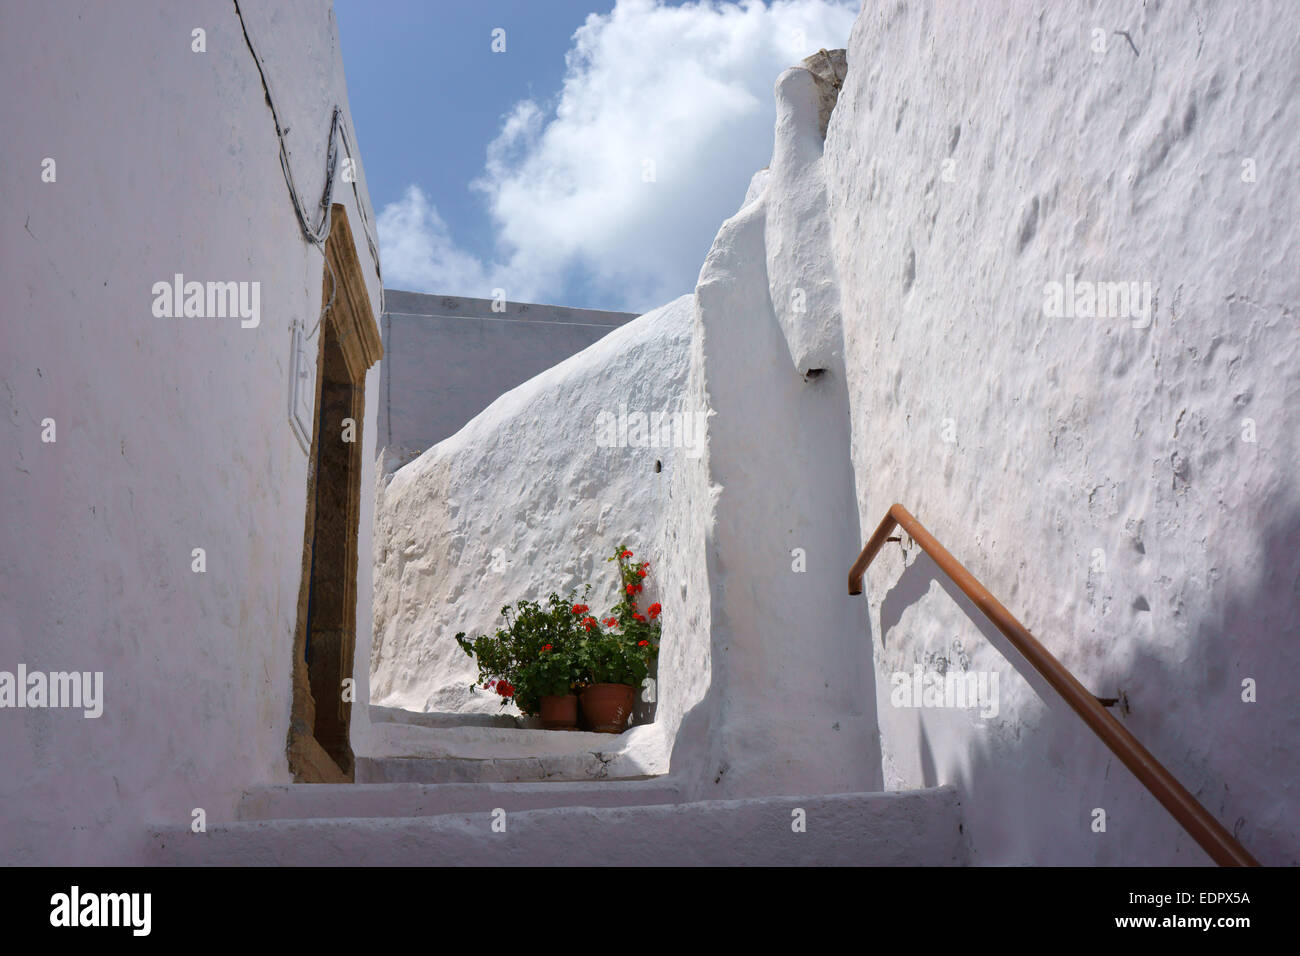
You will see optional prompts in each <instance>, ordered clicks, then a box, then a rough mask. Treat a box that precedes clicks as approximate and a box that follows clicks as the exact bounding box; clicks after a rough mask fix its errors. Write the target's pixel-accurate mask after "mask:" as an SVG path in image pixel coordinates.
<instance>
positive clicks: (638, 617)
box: [632, 614, 645, 644]
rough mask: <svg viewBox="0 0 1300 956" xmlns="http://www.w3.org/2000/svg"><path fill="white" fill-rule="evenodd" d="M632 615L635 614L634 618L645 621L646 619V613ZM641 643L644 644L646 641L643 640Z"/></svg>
mask: <svg viewBox="0 0 1300 956" xmlns="http://www.w3.org/2000/svg"><path fill="white" fill-rule="evenodd" d="M632 616H633V617H634V618H636V619H637V620H638V621H644V620H645V615H644V614H633V615H632ZM641 643H642V644H644V643H645V641H642V642H641Z"/></svg>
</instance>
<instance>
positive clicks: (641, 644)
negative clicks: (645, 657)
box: [636, 641, 650, 647]
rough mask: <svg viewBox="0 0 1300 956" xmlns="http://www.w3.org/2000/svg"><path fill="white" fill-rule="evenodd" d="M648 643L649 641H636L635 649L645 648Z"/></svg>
mask: <svg viewBox="0 0 1300 956" xmlns="http://www.w3.org/2000/svg"><path fill="white" fill-rule="evenodd" d="M649 643H650V642H649V641H637V642H636V646H637V647H645V646H646V645H647V644H649Z"/></svg>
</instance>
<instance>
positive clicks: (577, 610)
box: [573, 604, 590, 614]
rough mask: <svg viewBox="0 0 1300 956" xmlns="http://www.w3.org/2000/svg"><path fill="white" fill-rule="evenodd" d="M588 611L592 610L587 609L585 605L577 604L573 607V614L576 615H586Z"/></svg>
mask: <svg viewBox="0 0 1300 956" xmlns="http://www.w3.org/2000/svg"><path fill="white" fill-rule="evenodd" d="M588 610H590V609H589V608H588V607H587V605H585V604H575V605H573V613H574V614H586V613H587V611H588Z"/></svg>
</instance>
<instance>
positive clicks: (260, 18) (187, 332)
mask: <svg viewBox="0 0 1300 956" xmlns="http://www.w3.org/2000/svg"><path fill="white" fill-rule="evenodd" d="M240 6H241V7H242V8H243V10H244V13H245V17H246V20H247V22H248V28H249V32H250V34H251V35H252V36H253V39H254V42H255V43H256V44H257V45H258V49H259V52H260V53H261V54H262V56H263V58H264V60H265V62H266V66H267V70H268V74H269V77H270V80H271V84H272V87H273V91H274V93H275V95H276V99H277V106H278V107H279V109H280V110H281V117H282V119H283V121H284V123H285V125H286V126H288V127H289V129H290V133H289V143H290V145H291V148H292V156H293V163H294V174H295V178H296V181H297V185H298V188H299V189H300V190H301V193H302V195H303V197H304V199H305V201H306V202H307V203H308V204H309V206H312V207H314V206H315V203H316V201H317V200H318V199H319V196H320V194H321V189H322V186H323V181H324V165H325V164H324V157H325V150H326V137H327V135H328V132H329V124H330V110H331V107H332V106H333V104H334V103H335V102H339V103H343V104H345V105H346V87H345V83H344V76H343V72H342V66H341V60H340V57H339V49H338V39H337V36H336V30H335V24H334V20H333V16H332V13H331V12H330V10H329V8H328V7H327V6H322V5H321V4H318V3H314V2H306V0H300V2H276V3H264V2H242V3H241V4H240ZM196 27H202V28H203V29H205V30H206V31H207V52H206V53H203V54H200V53H194V52H191V48H190V44H191V30H192V29H194V28H196ZM0 84H3V86H4V88H5V89H6V90H9V91H10V94H9V95H7V96H6V97H5V98H4V101H3V104H2V105H0V126H2V127H3V128H4V130H5V135H4V137H3V138H0V169H3V172H4V178H5V181H6V183H7V186H6V188H5V190H4V191H3V193H0V215H2V216H3V226H0V242H2V243H3V245H2V247H0V249H2V251H0V287H2V288H3V289H4V290H5V292H6V297H7V303H8V304H7V307H6V308H5V310H4V312H3V317H0V326H2V328H0V340H3V342H4V348H3V349H2V350H0V379H2V381H3V385H4V390H3V391H4V401H5V403H6V404H5V407H6V419H7V421H8V425H7V427H6V433H7V437H6V443H7V445H8V447H9V449H10V452H9V462H8V464H7V465H6V467H5V468H4V469H3V470H0V500H3V501H4V502H5V505H4V519H3V522H0V539H2V544H0V669H5V670H10V671H12V670H14V669H15V668H16V666H17V665H18V664H19V663H25V664H26V665H27V666H28V667H29V668H31V669H39V670H66V669H78V670H92V671H94V670H102V671H103V672H104V680H105V698H106V700H105V709H104V714H103V716H102V717H101V718H99V719H97V720H87V719H84V718H83V717H82V716H81V715H80V713H79V712H76V713H74V712H69V711H63V710H30V709H24V710H9V709H5V710H0V766H3V767H4V768H5V772H4V773H3V775H0V777H2V778H3V779H2V780H0V808H3V809H0V821H2V823H0V860H2V861H3V862H5V863H77V864H85V863H116V862H131V861H134V860H137V859H139V857H138V853H139V851H140V847H141V845H142V840H143V834H144V833H145V831H146V825H147V824H158V823H160V822H162V823H166V824H168V825H170V824H182V825H188V823H189V821H190V813H191V810H192V809H193V808H195V807H202V808H204V809H205V810H206V811H207V813H208V817H209V819H210V820H219V819H223V818H229V815H230V814H231V813H232V812H233V807H234V803H235V800H236V798H237V795H238V792H239V791H240V790H241V789H242V788H243V787H244V786H246V785H249V784H253V783H268V782H277V781H285V780H287V779H288V771H287V762H286V756H285V745H286V735H287V730H288V721H289V705H290V666H291V663H292V661H291V656H292V638H293V628H294V620H295V611H296V605H297V599H298V589H299V576H300V571H301V549H302V534H303V519H304V514H305V491H306V479H307V458H306V455H305V454H304V452H303V451H302V449H301V448H300V447H299V445H298V443H297V441H296V440H295V438H294V436H293V434H292V432H291V430H290V426H289V424H288V418H287V408H288V393H289V375H290V370H289V365H288V363H289V357H290V324H291V322H293V321H294V320H299V321H302V320H308V322H309V325H310V324H314V321H315V318H316V316H317V314H318V313H319V309H320V306H321V301H320V295H321V277H322V273H323V264H322V257H321V254H320V252H319V251H317V249H315V248H314V247H312V246H310V245H309V244H308V243H307V242H305V241H304V239H303V237H302V235H301V231H300V229H299V227H298V223H297V220H296V217H295V215H294V212H293V208H292V205H291V203H290V199H289V194H288V191H287V189H286V186H285V182H284V178H283V175H282V173H281V170H280V164H279V159H278V155H277V149H278V146H277V141H276V136H275V128H274V124H273V122H272V119H271V114H270V110H269V109H268V108H267V105H266V102H265V99H264V94H263V89H262V83H261V80H260V79H259V77H258V74H257V70H256V68H255V66H254V63H253V60H252V57H251V54H250V53H249V51H248V48H247V46H246V45H245V41H244V37H243V34H242V31H241V29H240V25H239V22H238V19H237V18H236V16H235V9H234V6H233V5H232V4H231V3H229V2H219V0H211V2H202V3H193V4H184V5H177V4H170V3H150V4H144V5H141V4H135V5H132V7H131V8H130V9H129V10H127V9H122V8H118V7H115V6H112V5H104V4H97V3H86V2H51V3H42V4H9V5H6V6H5V7H4V8H3V10H0ZM349 129H350V121H349ZM47 156H48V157H53V158H54V159H55V160H56V161H57V164H58V165H57V177H58V178H57V181H56V182H55V183H49V184H47V183H42V182H41V179H40V173H41V161H42V159H43V158H44V157H47ZM358 193H359V195H360V197H361V199H360V202H361V203H362V207H363V208H364V209H365V214H366V215H370V211H369V208H368V199H367V198H366V191H365V186H364V174H363V172H362V177H361V179H360V181H359V183H358ZM334 199H335V201H336V202H341V203H343V204H344V205H345V206H346V207H347V208H348V213H349V218H350V221H351V224H352V227H353V232H354V235H355V237H356V239H357V241H358V244H359V246H360V248H359V249H358V256H359V258H360V260H361V262H362V264H363V271H365V272H366V276H367V281H368V283H369V284H370V288H369V292H370V299H371V303H372V306H373V308H374V309H375V311H376V314H378V312H379V294H380V279H379V276H378V273H377V270H376V268H375V267H374V265H373V261H372V258H371V256H370V253H369V251H368V250H367V248H366V246H365V241H364V238H363V231H362V226H361V222H362V210H361V209H358V207H357V202H358V200H357V199H356V197H355V196H354V193H353V190H352V189H351V188H350V187H347V188H342V187H341V188H338V189H337V190H336V192H335V194H334ZM313 211H315V210H314V208H313ZM176 272H181V273H184V275H185V276H186V278H187V279H195V280H199V281H207V280H236V281H260V282H261V324H260V326H259V327H257V328H255V329H243V328H240V325H239V320H238V319H196V318H191V319H160V318H155V317H154V316H153V315H152V314H151V305H152V301H153V296H152V293H151V286H152V284H153V283H154V282H156V281H160V280H166V279H169V278H170V277H171V276H172V275H173V273H176ZM376 381H377V371H376V370H374V369H372V370H371V372H370V375H369V377H368V380H367V390H368V393H370V392H371V390H372V389H373V387H374V386H375V383H376ZM374 409H375V406H374V403H373V401H372V400H369V399H368V401H367V421H366V425H365V428H364V429H363V435H362V438H363V441H364V442H365V448H364V452H365V458H366V459H367V462H368V466H367V468H368V474H367V476H366V480H367V481H368V482H371V483H373V463H372V459H373V457H374V434H375V429H374V424H375V421H374ZM46 417H52V418H54V419H55V420H56V421H57V442H56V443H54V444H43V443H42V442H41V440H40V432H41V427H40V422H41V420H42V419H44V418H46ZM368 511H369V506H368V505H365V504H363V514H362V541H361V547H362V549H363V550H362V553H363V554H368V553H369V547H370V545H369V540H368V537H367V531H366V525H367V523H368V521H369V514H368ZM195 547H203V548H205V549H206V552H207V572H206V573H205V574H195V573H193V572H192V571H191V569H190V566H191V549H192V548H195ZM368 575H369V568H368V566H367V563H366V562H364V561H363V562H362V568H361V569H360V577H361V581H360V582H359V586H358V593H359V595H360V599H359V602H358V627H357V630H358V636H359V645H361V646H359V647H358V659H359V660H360V661H362V662H363V663H362V666H361V667H360V668H359V672H358V675H359V676H361V677H363V678H364V675H365V671H366V669H365V666H364V662H365V661H366V660H367V659H368V646H365V644H366V642H368V634H369V629H370V628H369V618H368V614H369V608H368V602H367V600H366V594H367V592H368ZM358 710H364V708H358Z"/></svg>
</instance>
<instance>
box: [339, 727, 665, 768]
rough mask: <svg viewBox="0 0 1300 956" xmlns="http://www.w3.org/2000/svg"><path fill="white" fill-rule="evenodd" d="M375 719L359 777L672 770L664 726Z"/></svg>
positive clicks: (361, 755)
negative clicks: (571, 727)
mask: <svg viewBox="0 0 1300 956" xmlns="http://www.w3.org/2000/svg"><path fill="white" fill-rule="evenodd" d="M411 716H413V717H414V718H417V719H416V720H410V719H408V720H401V721H396V720H386V721H381V722H379V723H372V724H371V726H370V730H369V734H368V736H367V738H366V740H365V742H364V745H363V746H362V747H361V749H358V751H357V754H356V762H355V765H356V774H355V780H356V782H357V783H429V784H433V783H522V782H527V781H535V782H548V781H549V782H555V781H591V780H642V779H648V778H651V777H655V776H659V775H663V774H666V773H667V772H668V753H667V748H666V747H665V746H664V745H663V732H662V730H661V729H659V728H658V727H655V726H653V725H647V726H641V727H633V728H632V729H630V730H628V731H625V732H624V733H621V734H594V733H584V732H581V731H572V732H563V731H554V730H540V729H533V728H525V727H502V726H484V725H481V724H472V725H445V724H442V723H425V722H422V721H418V718H420V717H423V716H425V715H411Z"/></svg>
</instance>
